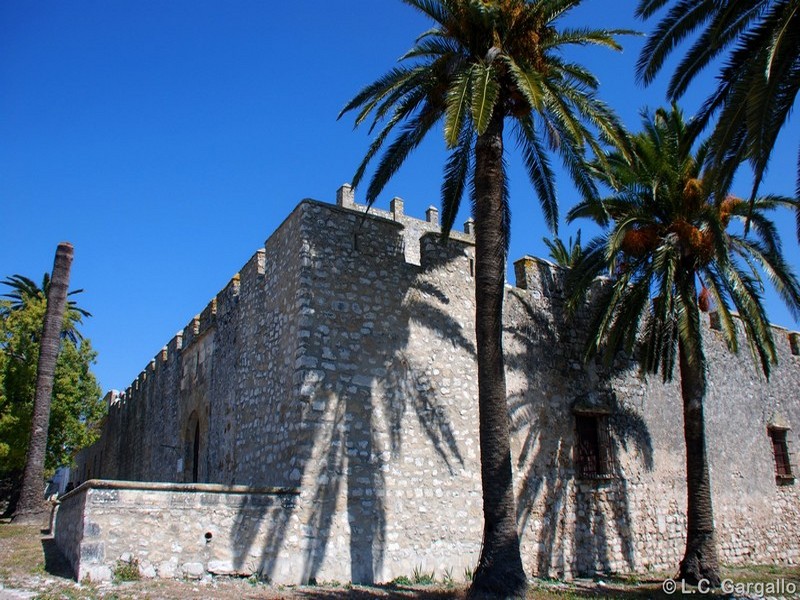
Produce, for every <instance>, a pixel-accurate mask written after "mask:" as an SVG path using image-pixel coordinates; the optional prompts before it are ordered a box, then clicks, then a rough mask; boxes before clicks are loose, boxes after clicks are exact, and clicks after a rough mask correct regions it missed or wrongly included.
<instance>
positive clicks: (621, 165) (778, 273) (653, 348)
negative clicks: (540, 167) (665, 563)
mask: <svg viewBox="0 0 800 600" xmlns="http://www.w3.org/2000/svg"><path fill="white" fill-rule="evenodd" d="M706 152H707V149H706V147H705V146H701V147H700V149H699V150H698V151H697V152H696V153H695V154H692V151H691V136H690V134H689V132H688V127H687V124H686V123H685V122H684V119H683V116H682V114H681V112H680V110H678V109H677V108H676V107H674V106H673V108H672V110H670V111H667V110H664V109H659V110H658V111H656V112H655V114H653V115H645V118H644V130H643V131H642V132H641V133H640V134H638V135H637V136H636V137H635V138H634V157H633V159H626V158H625V157H623V156H622V155H620V154H612V155H611V156H610V157H609V161H608V163H609V165H610V167H611V168H610V170H609V171H608V172H607V173H606V175H605V176H606V181H607V183H608V184H609V185H610V186H611V187H612V188H613V190H614V193H613V195H612V196H611V197H609V198H606V199H605V200H604V201H603V203H602V204H600V203H597V202H593V201H585V202H583V203H581V204H579V205H578V206H576V207H575V208H574V209H573V210H572V211H571V212H570V214H569V217H568V218H569V219H575V218H578V217H589V218H592V219H594V220H595V221H596V222H598V223H599V224H601V225H604V226H606V225H609V218H610V230H609V231H608V232H607V233H606V234H605V235H603V236H601V237H599V238H596V239H595V240H593V241H592V242H591V243H590V244H589V246H588V247H587V249H586V254H585V257H584V259H583V260H582V261H581V263H580V264H579V265H578V267H577V268H576V269H573V270H572V271H571V272H570V276H568V286H571V287H573V289H574V290H575V291H574V293H573V295H572V298H571V303H572V307H573V308H574V307H576V306H577V305H578V304H579V303H581V302H582V298H583V294H584V293H585V291H586V289H587V287H588V286H589V284H590V282H591V281H592V280H593V279H594V278H595V277H596V276H598V275H601V274H607V273H609V272H610V273H611V275H612V281H611V282H610V283H608V284H606V285H605V286H604V287H603V288H601V289H602V291H601V292H600V293H599V294H597V295H596V296H593V298H594V302H595V303H596V306H597V307H598V309H597V313H596V318H595V319H594V322H593V324H592V326H591V328H590V340H589V342H590V343H589V347H588V353H587V355H588V356H592V355H595V354H604V355H605V357H606V360H607V361H609V362H610V361H611V360H612V359H613V357H614V355H615V354H616V353H617V352H618V351H620V350H624V351H626V352H628V353H633V352H634V349H635V346H636V343H637V342H638V343H639V345H640V348H639V351H640V362H641V365H642V368H643V370H645V371H647V372H651V373H658V372H660V373H661V375H662V377H663V379H664V380H665V381H667V380H671V379H672V377H673V372H674V367H675V363H676V360H677V363H678V369H679V376H680V386H681V397H682V400H683V422H684V439H685V443H686V487H687V498H688V504H687V539H686V551H685V554H684V557H683V560H682V561H681V564H680V577H681V578H682V579H684V580H686V581H689V582H692V583H697V582H699V581H700V580H701V579H705V580H707V581H709V582H710V583H711V584H712V585H719V583H720V579H719V566H718V563H717V550H716V543H715V540H714V523H713V511H712V503H711V486H710V482H709V474H708V459H707V455H706V437H705V421H704V415H703V404H704V400H705V395H706V367H707V365H706V358H705V355H704V354H703V336H702V334H701V330H700V310H701V309H703V308H706V309H707V308H708V305H709V303H713V304H714V305H715V306H716V310H717V311H718V313H719V316H720V320H721V323H722V333H723V335H724V338H725V341H726V342H727V344H728V347H729V348H730V349H731V350H732V351H736V350H737V349H738V341H737V335H738V334H739V333H740V332H741V331H742V330H743V331H744V333H745V338H746V340H747V342H748V345H749V348H750V350H751V352H752V353H753V356H754V357H756V358H757V359H758V363H759V364H760V366H761V369H763V372H764V373H765V375H766V376H767V377H769V373H770V366H771V365H772V364H773V363H774V362H775V360H776V352H775V344H774V341H773V335H772V328H771V326H770V324H769V321H768V319H767V315H766V313H765V311H764V306H763V303H762V291H763V281H762V275H761V272H763V273H765V274H766V276H767V278H768V279H769V280H770V281H771V283H772V284H773V285H774V286H775V288H776V289H777V290H778V292H780V294H781V296H782V297H783V299H784V301H785V302H786V304H787V305H788V306H789V308H790V310H792V311H793V313H794V314H798V313H800V284H798V281H797V279H796V277H795V275H794V274H793V273H792V272H791V269H790V267H789V266H788V265H787V263H786V262H785V261H784V258H783V256H782V254H781V246H780V241H779V237H778V233H777V231H776V229H775V226H774V224H773V223H772V222H771V221H770V220H769V219H768V218H767V216H766V213H767V212H768V211H770V210H772V209H774V208H776V207H778V206H789V207H792V208H795V207H796V206H797V202H796V201H794V200H791V199H788V198H779V197H774V196H767V197H764V198H757V199H755V201H754V204H753V205H752V209H751V208H750V207H749V206H748V203H747V202H744V201H742V200H740V199H737V198H734V197H726V198H725V199H724V200H722V201H721V202H720V201H716V200H715V198H714V197H713V194H712V192H711V188H710V187H709V186H708V185H707V184H706V181H705V179H704V178H703V176H702V168H703V165H704V161H705V159H706ZM751 210H752V212H750V211H751ZM748 214H750V217H749V218H750V219H751V223H752V233H751V235H749V236H745V235H744V234H743V233H742V228H739V229H738V230H737V229H736V228H734V227H732V226H731V225H732V223H734V222H737V221H741V222H743V221H744V220H745V219H746V218H747V217H748ZM698 286H699V287H700V290H698ZM733 309H735V310H736V311H737V312H738V317H737V318H734V315H733V313H732V310H733Z"/></svg>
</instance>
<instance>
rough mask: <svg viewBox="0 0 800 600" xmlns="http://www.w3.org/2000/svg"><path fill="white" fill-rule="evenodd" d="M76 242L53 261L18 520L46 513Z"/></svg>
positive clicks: (60, 250) (58, 251) (64, 244)
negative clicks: (47, 463)
mask: <svg viewBox="0 0 800 600" xmlns="http://www.w3.org/2000/svg"><path fill="white" fill-rule="evenodd" d="M72 256H73V248H72V244H69V243H67V242H62V243H60V244H59V245H58V248H57V249H56V257H55V261H54V262H53V279H52V281H51V282H50V284H49V285H48V286H47V287H48V289H47V311H46V312H45V316H44V324H43V326H42V338H41V344H40V349H39V363H38V366H37V369H36V395H35V396H34V399H33V418H32V421H31V438H30V439H31V441H30V444H29V446H28V456H27V457H26V459H25V472H24V474H23V475H22V489H21V491H20V496H19V501H18V502H17V508H16V510H15V511H14V516H13V519H14V520H15V521H17V522H19V521H27V520H35V519H38V518H39V515H40V514H41V513H42V512H44V502H43V501H44V498H43V488H42V484H43V483H44V459H45V453H46V451H47V430H48V425H49V422H50V403H51V399H52V394H53V375H54V373H55V370H56V359H57V358H58V350H59V346H60V344H61V325H62V321H63V319H64V310H65V308H66V306H67V289H68V288H69V271H70V267H71V266H72Z"/></svg>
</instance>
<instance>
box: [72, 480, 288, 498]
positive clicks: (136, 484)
mask: <svg viewBox="0 0 800 600" xmlns="http://www.w3.org/2000/svg"><path fill="white" fill-rule="evenodd" d="M89 489H103V490H145V491H161V492H204V493H210V494H291V495H295V496H298V495H300V490H299V489H298V488H286V487H257V486H250V485H224V484H221V483H171V482H156V481H116V480H110V479H90V480H89V481H84V482H83V483H82V484H80V485H79V486H78V487H76V488H75V489H74V490H71V491H70V492H68V493H66V494H64V495H63V496H61V497H60V498H59V500H66V499H68V498H71V497H72V496H74V495H76V494H78V493H79V492H83V491H87V490H89Z"/></svg>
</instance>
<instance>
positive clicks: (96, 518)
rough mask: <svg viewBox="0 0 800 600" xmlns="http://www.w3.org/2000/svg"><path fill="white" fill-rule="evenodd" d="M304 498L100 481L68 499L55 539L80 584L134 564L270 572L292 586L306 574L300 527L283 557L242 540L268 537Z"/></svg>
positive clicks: (201, 571)
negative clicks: (302, 565) (301, 560)
mask: <svg viewBox="0 0 800 600" xmlns="http://www.w3.org/2000/svg"><path fill="white" fill-rule="evenodd" d="M296 501H297V495H296V493H295V492H293V491H291V490H285V489H280V488H275V489H259V488H253V487H249V486H221V485H210V484H194V485H186V484H165V483H160V484H159V483H146V484H142V483H135V482H105V481H97V480H94V481H90V482H86V483H85V484H83V485H82V486H80V487H79V488H77V489H76V490H75V491H74V492H72V493H70V494H68V495H66V496H65V497H64V498H63V500H62V503H61V506H60V507H59V511H58V516H57V521H56V533H55V539H56V544H57V545H58V547H59V548H60V549H61V550H62V552H64V554H65V556H67V558H68V560H69V561H70V563H71V564H72V566H73V568H74V570H75V574H76V578H77V579H78V581H83V580H84V579H86V578H89V579H91V580H92V581H106V580H109V579H111V578H112V576H113V570H114V568H115V567H116V566H117V564H118V562H120V561H122V562H128V561H131V560H132V559H135V560H136V562H137V563H138V565H139V569H140V573H141V574H142V575H143V576H144V577H149V578H152V577H160V578H168V579H169V578H175V577H185V578H194V579H199V578H200V577H202V576H203V575H205V574H206V573H211V574H214V575H234V576H245V577H246V576H250V575H252V574H254V573H258V572H261V571H264V570H266V569H267V568H269V569H270V570H271V571H273V572H274V573H276V576H277V577H278V578H279V579H281V580H283V581H290V580H292V578H293V577H295V573H299V572H300V569H299V566H300V565H299V560H298V557H299V556H300V555H299V553H298V551H297V550H298V546H299V544H298V540H299V539H300V535H299V534H300V532H299V531H296V529H297V527H295V528H294V529H293V531H292V534H293V535H292V536H291V539H290V540H287V541H286V542H285V544H284V546H283V548H282V552H281V553H280V555H278V553H277V552H273V553H262V552H256V553H251V552H247V551H246V550H244V548H246V544H243V543H242V538H249V537H254V538H257V539H263V538H264V536H265V535H266V534H267V531H268V526H267V524H268V523H269V522H270V521H272V520H276V519H280V518H281V517H280V515H281V514H282V513H285V512H287V511H289V510H291V509H292V508H293V507H294V505H295V503H296ZM76 512H78V513H80V514H81V515H82V519H81V520H77V519H75V518H74V514H75V513H76ZM77 524H80V525H81V526H80V527H76V525H77ZM263 545H265V546H268V545H269V541H268V540H264V544H263Z"/></svg>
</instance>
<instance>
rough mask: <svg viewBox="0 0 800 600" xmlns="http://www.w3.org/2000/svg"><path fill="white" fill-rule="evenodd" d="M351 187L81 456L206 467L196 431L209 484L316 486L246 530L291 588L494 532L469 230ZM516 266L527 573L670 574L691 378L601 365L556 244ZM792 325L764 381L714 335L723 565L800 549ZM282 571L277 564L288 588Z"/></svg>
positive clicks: (301, 219) (289, 235)
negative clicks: (777, 439)
mask: <svg viewBox="0 0 800 600" xmlns="http://www.w3.org/2000/svg"><path fill="white" fill-rule="evenodd" d="M337 200H338V202H337V204H338V205H337V206H332V205H328V204H323V203H319V202H315V201H303V202H302V203H301V204H300V205H299V206H298V207H297V208H296V209H295V210H294V211H293V212H292V214H291V215H290V216H289V217H288V218H287V219H286V221H285V222H284V223H283V224H282V225H281V227H279V228H278V230H277V231H276V232H275V233H274V234H273V235H272V236H271V237H270V239H269V240H267V242H266V244H265V248H264V250H263V251H260V252H259V253H257V254H256V255H255V256H254V257H253V259H251V261H250V262H249V263H248V264H247V265H246V266H245V268H243V269H242V271H241V272H240V273H239V274H238V276H236V277H234V279H233V280H232V281H231V283H230V284H229V285H228V287H227V288H226V289H225V290H223V292H221V293H220V294H219V295H218V296H217V297H216V298H215V299H214V301H212V303H211V304H209V307H208V308H207V309H206V310H205V311H203V312H202V313H201V314H200V315H199V316H198V317H197V318H196V319H195V320H194V321H193V322H192V323H190V325H189V326H188V327H187V328H185V329H184V330H183V332H182V333H181V334H180V335H178V336H176V338H174V339H173V340H172V341H171V342H170V344H168V346H167V347H166V348H165V350H163V351H162V352H161V353H160V354H159V355H158V356H157V357H156V359H155V361H154V362H152V363H151V365H150V366H148V368H147V369H145V371H144V372H143V373H142V375H140V376H139V378H137V380H136V382H134V384H133V385H132V386H131V388H129V389H128V390H127V391H126V392H125V393H124V394H123V395H122V396H121V397H120V398H119V399H114V398H111V406H112V411H111V412H110V414H109V417H108V421H107V423H106V427H105V429H104V433H103V437H102V438H101V441H100V443H98V444H97V445H96V446H95V447H93V448H92V449H90V450H89V451H87V452H86V453H84V455H83V456H82V458H81V464H82V468H83V472H84V473H86V474H88V473H89V470H90V469H91V474H92V476H95V477H98V476H99V477H105V478H117V479H119V478H130V479H138V480H151V481H189V480H190V479H189V478H190V477H191V476H192V471H191V469H190V466H191V464H192V462H193V454H192V451H190V450H192V446H193V439H194V438H193V436H194V432H195V431H196V430H198V429H199V431H200V438H199V439H200V444H199V455H200V465H199V469H198V475H199V480H200V481H206V482H213V483H220V484H228V485H230V484H244V485H250V486H284V487H291V488H296V489H297V490H298V491H299V497H298V501H297V503H296V504H294V505H293V506H291V507H290V508H288V509H287V510H285V511H279V512H277V513H275V514H274V515H273V516H272V517H270V518H269V519H266V518H265V520H264V522H263V523H261V524H260V525H259V527H265V528H266V529H265V531H266V533H265V534H264V535H261V534H259V535H255V534H253V535H251V536H245V537H242V538H239V539H238V542H237V543H238V544H240V545H241V548H240V549H239V551H240V552H241V553H243V554H246V555H258V554H259V553H260V554H262V555H263V556H272V555H274V554H275V553H276V552H277V553H280V552H292V553H294V554H296V555H297V556H298V557H299V558H298V561H299V562H298V563H296V564H297V569H299V571H298V572H295V573H293V574H292V576H291V577H289V578H287V579H286V580H287V581H289V580H291V581H307V580H309V579H316V580H320V581H321V580H334V579H335V580H340V581H342V580H351V581H360V582H368V581H388V580H390V579H392V578H394V577H396V576H399V575H408V574H409V573H411V572H413V570H414V569H415V568H422V569H423V570H426V571H430V570H435V571H436V572H437V573H439V574H442V573H444V572H445V571H446V570H448V569H450V570H452V572H454V573H462V572H463V571H464V568H466V567H470V568H471V567H474V564H475V562H476V561H477V557H478V553H479V550H480V540H481V536H482V502H481V493H480V468H479V449H478V434H477V423H478V418H477V382H476V368H475V352H476V350H475V334H474V326H473V319H474V279H473V274H472V273H473V264H474V245H473V241H472V238H471V236H470V232H471V223H467V224H466V226H465V230H466V232H467V233H459V232H454V233H453V234H452V235H451V239H450V240H449V241H448V242H447V243H446V244H443V243H442V242H441V240H440V235H439V233H438V217H437V215H436V214H435V213H434V212H433V211H429V213H428V217H427V219H426V220H425V221H417V220H415V219H412V218H410V217H408V216H406V215H405V214H404V213H403V208H402V201H401V200H400V199H395V200H394V201H393V202H392V210H390V211H380V210H377V209H370V210H369V211H368V212H366V209H365V207H363V206H361V205H358V204H355V203H354V200H353V196H352V190H351V189H350V188H349V186H344V187H343V188H341V189H340V190H339V193H338V196H337ZM516 275H517V281H516V285H515V286H511V285H509V286H507V288H506V290H507V292H506V302H505V315H504V327H505V339H504V345H505V352H506V363H507V377H508V391H509V414H510V418H511V424H512V430H513V436H512V445H513V455H514V456H513V461H514V468H515V482H516V486H517V498H518V504H519V507H518V522H519V528H520V532H521V534H522V550H523V556H524V561H525V562H524V564H525V566H526V570H527V571H528V572H529V573H530V574H539V575H551V576H560V577H570V576H574V575H577V574H587V573H594V572H597V571H602V572H608V571H616V572H646V571H648V570H670V571H672V570H674V569H675V568H676V566H677V563H678V561H679V560H680V558H681V556H682V552H683V544H684V541H685V517H684V515H685V509H686V491H685V475H684V473H685V456H684V451H683V425H682V412H681V402H680V394H679V389H678V385H677V382H673V383H669V384H663V383H662V382H661V380H660V378H656V379H652V380H650V379H648V380H645V379H643V378H642V377H641V376H640V375H639V372H638V370H637V369H636V367H635V365H634V364H633V363H632V362H631V361H630V360H629V359H627V358H626V357H618V359H617V360H616V362H615V363H614V364H613V365H612V366H611V367H610V368H604V367H602V366H601V365H600V364H597V363H591V364H584V363H583V361H582V349H583V347H584V344H585V340H584V338H583V336H584V334H585V331H586V324H587V321H588V318H589V311H590V310H591V309H590V306H591V304H590V305H589V307H587V309H585V310H584V311H582V312H580V313H579V314H578V315H576V316H574V317H572V318H570V319H567V317H566V316H565V315H564V311H563V294H562V289H561V288H562V283H561V279H562V275H561V274H560V271H559V269H558V268H556V267H553V266H552V265H550V264H549V263H547V262H546V261H541V260H538V259H533V258H530V257H526V258H524V259H521V260H520V261H518V262H517V263H516ZM787 334H788V332H785V331H782V330H779V329H776V338H777V339H778V346H779V355H780V364H779V366H778V367H777V368H776V369H775V371H774V373H773V376H772V378H771V380H770V382H769V383H767V382H766V381H764V380H763V378H762V377H760V376H759V375H758V373H757V371H756V370H755V368H754V366H753V363H752V361H751V360H750V358H749V356H748V355H747V353H746V351H744V350H743V351H741V352H740V353H739V355H736V356H734V355H732V354H730V353H729V352H728V350H727V349H726V348H725V346H724V344H723V342H722V340H721V339H720V338H719V334H718V332H715V331H714V330H712V329H711V328H707V329H706V330H704V336H705V342H706V348H707V350H706V351H707V354H708V357H709V362H710V364H711V367H710V370H709V394H708V398H707V407H706V416H707V435H708V442H709V458H710V462H711V479H712V486H713V493H714V509H715V519H716V523H717V528H718V535H719V546H720V552H721V558H722V560H723V562H726V563H739V562H793V563H796V562H798V561H800V518H798V517H800V514H799V513H800V497H799V495H798V487H797V485H777V484H776V481H775V465H774V460H773V456H772V447H771V442H770V439H769V437H768V435H767V428H768V427H769V426H771V425H775V424H781V426H785V425H788V426H790V427H791V426H793V427H794V429H793V430H789V432H788V439H789V442H790V445H791V446H792V447H796V444H797V443H798V440H797V437H796V435H797V434H796V430H797V429H798V427H800V401H799V400H798V397H797V395H796V393H797V390H798V387H800V364H799V361H800V357H798V356H796V355H794V354H793V353H792V349H791V348H790V344H789V341H788V338H787ZM579 414H591V415H602V416H603V418H604V419H606V420H607V423H608V431H609V436H610V440H611V445H612V448H613V457H614V462H613V472H612V473H610V474H609V476H607V477H603V478H599V479H590V480H585V479H581V478H580V477H578V476H577V473H576V469H575V456H576V452H577V450H576V448H575V444H576V432H575V427H576V415H579ZM193 415H194V416H193ZM790 449H791V448H790ZM792 464H793V467H794V469H795V471H797V468H798V465H797V461H796V458H795V457H794V456H793V458H792ZM131 514H133V513H131ZM172 516H175V518H181V517H180V515H172ZM137 518H138V517H137ZM256 529H258V528H256ZM258 530H259V531H261V530H260V529H258ZM254 531H255V530H254ZM298 531H299V532H300V533H297V532H298ZM270 564H272V563H269V561H266V562H265V563H264V565H265V566H264V569H263V574H264V575H265V576H268V577H270V578H272V579H273V580H276V581H278V580H279V578H280V577H283V576H282V575H279V574H277V573H275V572H273V570H272V567H270V566H269V565H270Z"/></svg>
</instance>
